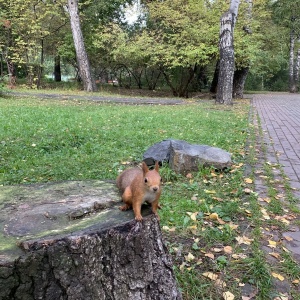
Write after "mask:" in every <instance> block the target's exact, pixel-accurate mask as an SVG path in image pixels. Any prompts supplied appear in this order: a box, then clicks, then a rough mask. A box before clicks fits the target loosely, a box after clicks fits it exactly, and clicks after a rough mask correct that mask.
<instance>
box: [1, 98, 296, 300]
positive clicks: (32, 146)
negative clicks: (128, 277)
mask: <svg viewBox="0 0 300 300" xmlns="http://www.w3.org/2000/svg"><path fill="white" fill-rule="evenodd" d="M249 108H250V104H249V102H248V101H247V100H241V101H238V102H237V103H236V104H235V105H234V106H232V107H224V106H217V105H215V104H214V102H213V101H197V102H188V103H187V104H186V105H174V106H162V105H157V106H151V105H137V106H133V105H121V104H103V103H102V104H100V103H93V102H88V101H67V100H61V101H57V100H43V99H39V98H35V97H27V98H13V97H6V98H0V120H1V126H0V185H12V184H29V183H35V182H47V181H58V180H85V179H115V178H116V176H117V174H118V173H119V171H120V170H123V169H124V168H125V167H127V166H128V165H129V164H132V163H136V162H140V161H141V160H142V155H143V153H144V151H145V150H146V149H147V148H148V147H150V146H152V145H153V144H154V143H157V142H160V141H162V140H164V139H167V138H174V139H181V140H185V141H187V142H189V143H197V144H207V145H210V146H216V147H220V148H222V149H224V150H227V151H229V152H230V153H231V154H232V160H233V166H232V167H231V168H230V169H227V170H225V171H222V172H221V171H216V170H214V169H208V168H203V169H201V170H200V171H199V172H194V173H192V174H188V176H182V175H178V174H175V173H174V172H172V171H171V170H170V169H169V168H168V166H163V167H162V168H161V174H162V177H163V181H164V187H163V194H162V196H161V205H162V209H161V210H160V211H159V214H160V217H161V227H162V230H163V232H164V235H165V238H166V243H167V246H168V249H169V251H170V253H171V254H172V256H173V260H174V268H175V272H176V275H177V280H178V282H179V286H180V288H181V290H182V294H183V297H184V299H186V300H191V299H193V300H196V299H226V300H228V299H233V298H230V297H231V295H234V296H235V298H234V299H241V298H242V295H245V293H246V292H245V289H246V288H248V291H249V293H252V294H255V296H256V297H257V298H256V299H273V298H274V297H275V296H276V295H275V292H273V290H272V283H271V275H270V267H269V265H268V262H267V261H266V260H265V259H264V254H263V253H262V252H261V250H260V246H259V245H260V244H259V243H260V239H261V238H262V236H261V232H260V226H261V221H260V217H261V216H260V214H259V213H258V211H259V210H260V209H259V207H258V206H257V195H256V194H255V193H254V192H252V191H251V190H249V188H248V186H249V184H250V185H251V183H252V179H251V178H249V177H251V176H252V175H253V172H252V171H251V172H250V173H249V175H247V177H245V165H246V162H247V161H248V163H249V162H250V163H251V162H253V161H254V155H255V153H252V154H251V151H250V152H249V155H248V156H246V154H245V145H246V142H247V141H250V143H252V144H251V145H253V144H254V143H255V138H254V136H255V133H254V131H253V129H251V127H249ZM251 145H250V146H251ZM251 147H252V146H251ZM251 147H250V148H251ZM252 148H253V147H252ZM251 158H252V161H251ZM246 160H247V161H246ZM245 197H246V198H247V200H245ZM285 261H286V262H287V261H291V260H288V259H286V260H285ZM291 265H292V266H293V275H289V276H290V278H291V280H295V279H296V278H298V277H297V276H298V275H297V274H299V273H297V272H298V269H297V268H296V266H295V265H294V264H292V261H291V263H290V264H289V268H291ZM287 269H288V267H286V268H285V270H287ZM283 272H284V271H283V270H281V273H283ZM290 273H291V272H290ZM273 296H274V297H273ZM245 299H246V298H245ZM248 299H252V298H248ZM278 299H279V298H278ZM295 299H296V298H295Z"/></svg>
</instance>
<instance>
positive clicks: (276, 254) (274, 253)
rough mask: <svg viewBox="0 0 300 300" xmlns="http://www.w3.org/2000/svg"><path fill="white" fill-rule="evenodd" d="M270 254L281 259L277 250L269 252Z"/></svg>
mask: <svg viewBox="0 0 300 300" xmlns="http://www.w3.org/2000/svg"><path fill="white" fill-rule="evenodd" d="M269 255H271V256H273V257H275V258H277V259H280V254H279V253H277V252H271V253H269Z"/></svg>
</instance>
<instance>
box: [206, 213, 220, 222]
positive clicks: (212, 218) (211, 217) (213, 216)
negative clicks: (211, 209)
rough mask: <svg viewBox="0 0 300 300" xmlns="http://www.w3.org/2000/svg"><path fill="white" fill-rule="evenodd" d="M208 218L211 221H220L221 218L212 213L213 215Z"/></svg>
mask: <svg viewBox="0 0 300 300" xmlns="http://www.w3.org/2000/svg"><path fill="white" fill-rule="evenodd" d="M208 218H209V219H210V220H218V219H219V216H218V214H217V213H212V214H210V215H209V216H208Z"/></svg>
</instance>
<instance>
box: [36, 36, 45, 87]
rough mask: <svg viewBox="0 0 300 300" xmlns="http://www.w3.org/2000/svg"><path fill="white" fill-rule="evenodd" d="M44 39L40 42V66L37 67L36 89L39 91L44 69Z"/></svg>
mask: <svg viewBox="0 0 300 300" xmlns="http://www.w3.org/2000/svg"><path fill="white" fill-rule="evenodd" d="M43 66H44V39H42V40H41V60H40V65H38V66H37V68H38V70H37V81H36V88H37V89H39V88H40V87H41V82H42V76H43V69H44V67H43Z"/></svg>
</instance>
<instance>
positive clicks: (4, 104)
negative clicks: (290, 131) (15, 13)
mask: <svg viewBox="0 0 300 300" xmlns="http://www.w3.org/2000/svg"><path fill="white" fill-rule="evenodd" d="M211 108H212V105H211V104H193V105H186V106H126V105H114V104H111V105H109V104H95V103H92V102H85V101H63V100H62V101H57V100H53V101H51V100H40V99H36V98H34V99H30V98H28V99H16V98H2V99H0V118H1V123H2V126H1V128H0V143H1V152H0V159H1V167H0V184H17V183H32V182H41V181H56V180H67V179H68V180H70V179H104V178H105V179H113V178H115V177H116V175H117V173H118V170H119V169H120V168H122V162H124V161H140V160H141V159H142V154H143V153H144V151H145V150H146V149H147V148H148V147H149V146H151V145H153V144H154V143H156V142H160V141H162V140H164V139H166V138H174V139H183V140H186V141H188V142H191V143H201V144H208V145H211V146H217V147H221V148H223V149H225V150H228V151H230V152H232V153H233V154H237V153H238V152H239V151H240V149H241V147H242V144H243V140H244V138H245V136H244V134H243V132H242V129H243V128H245V127H246V126H247V125H246V122H245V119H244V118H243V116H238V117H236V113H235V112H234V111H222V110H214V109H211ZM236 140H240V142H236Z"/></svg>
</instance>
